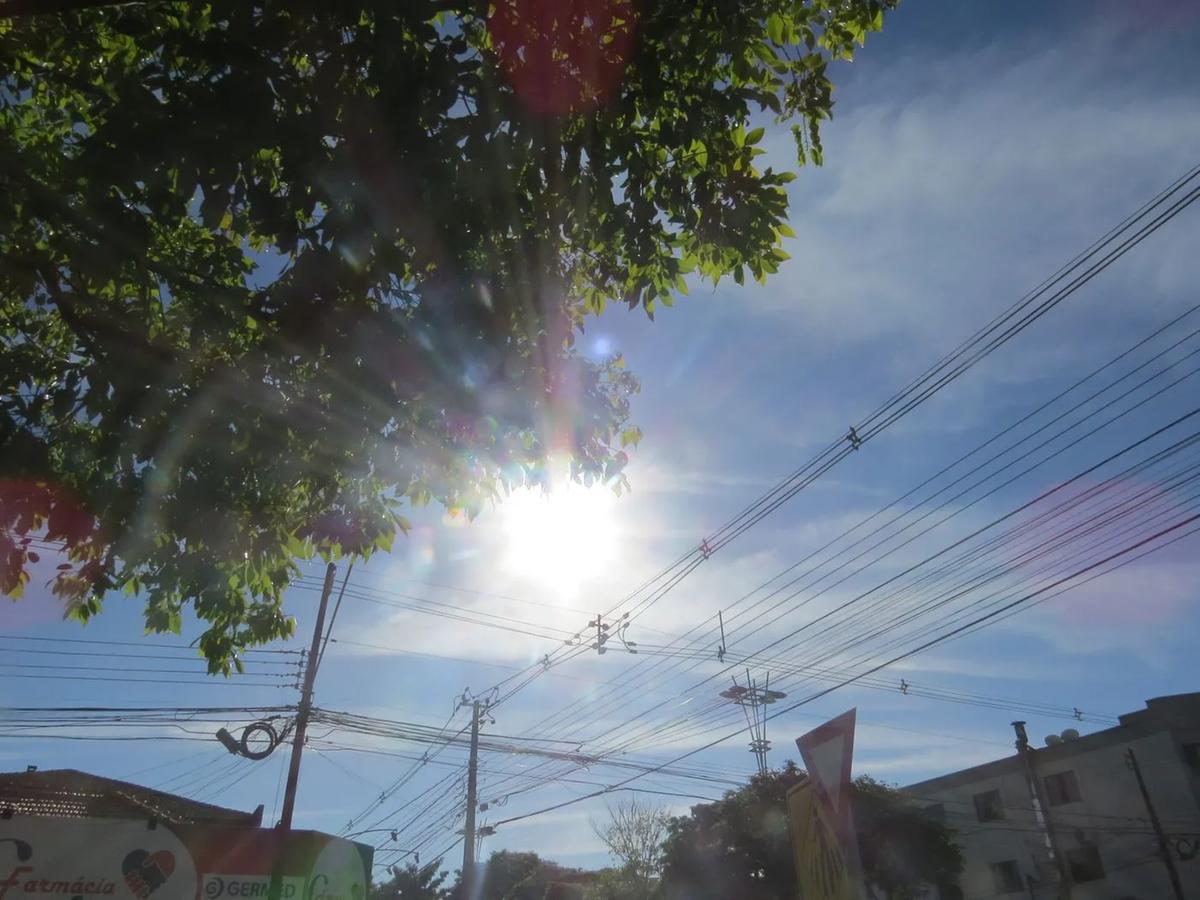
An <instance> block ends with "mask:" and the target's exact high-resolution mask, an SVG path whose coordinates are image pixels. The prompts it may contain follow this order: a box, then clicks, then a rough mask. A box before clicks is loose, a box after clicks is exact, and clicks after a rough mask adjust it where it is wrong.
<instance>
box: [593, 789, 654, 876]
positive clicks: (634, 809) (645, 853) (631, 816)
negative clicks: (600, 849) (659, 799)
mask: <svg viewBox="0 0 1200 900" xmlns="http://www.w3.org/2000/svg"><path fill="white" fill-rule="evenodd" d="M670 821H671V818H670V816H668V815H667V813H666V811H664V810H663V809H660V808H659V807H656V806H649V805H646V804H642V803H639V802H638V800H637V798H636V797H633V798H631V799H629V800H621V801H619V802H618V803H617V805H616V806H615V807H614V806H610V807H608V821H607V822H604V823H600V822H596V821H593V822H592V830H593V831H594V832H595V833H596V837H598V838H600V840H602V841H603V842H604V845H605V846H606V847H607V848H608V852H609V853H611V854H612V855H613V857H615V858H616V860H617V862H618V863H619V864H620V867H621V869H622V871H623V873H624V874H626V875H628V876H629V877H630V878H632V879H633V881H634V882H635V885H638V886H640V887H642V888H643V889H644V893H648V892H649V889H650V887H651V885H652V883H653V882H654V880H655V879H656V878H657V877H658V874H659V872H660V871H661V870H662V852H663V841H664V840H665V839H666V837H667V828H668V826H669V824H670Z"/></svg>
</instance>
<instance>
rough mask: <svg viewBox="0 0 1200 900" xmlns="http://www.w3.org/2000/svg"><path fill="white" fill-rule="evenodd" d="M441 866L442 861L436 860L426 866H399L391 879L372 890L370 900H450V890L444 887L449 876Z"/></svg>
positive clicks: (412, 864)
mask: <svg viewBox="0 0 1200 900" xmlns="http://www.w3.org/2000/svg"><path fill="white" fill-rule="evenodd" d="M441 865H442V861H441V860H440V859H435V860H434V861H433V862H431V863H428V864H426V865H424V866H418V865H415V864H414V863H409V864H408V865H407V866H405V867H404V868H400V867H399V866H397V867H395V868H394V869H393V870H392V877H391V878H390V879H388V880H387V881H384V882H381V883H380V884H377V885H374V886H373V887H372V888H371V896H370V900H449V898H450V896H451V894H450V889H449V888H447V887H443V884H444V883H445V881H446V877H447V876H446V873H445V872H442V871H439V870H440V869H441Z"/></svg>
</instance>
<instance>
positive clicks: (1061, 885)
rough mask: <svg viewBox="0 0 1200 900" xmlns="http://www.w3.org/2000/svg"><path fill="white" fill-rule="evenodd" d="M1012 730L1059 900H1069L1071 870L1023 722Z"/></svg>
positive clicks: (1015, 724)
mask: <svg viewBox="0 0 1200 900" xmlns="http://www.w3.org/2000/svg"><path fill="white" fill-rule="evenodd" d="M1012 727H1013V730H1014V731H1015V732H1016V733H1017V742H1016V747H1017V755H1018V756H1020V757H1021V763H1022V765H1024V767H1025V780H1026V781H1028V782H1029V798H1030V800H1032V801H1033V811H1034V817H1035V818H1036V819H1037V820H1038V824H1039V825H1041V826H1042V829H1043V831H1044V832H1045V834H1046V851H1047V852H1048V853H1049V854H1050V858H1051V859H1052V860H1053V861H1054V864H1055V866H1057V868H1058V896H1059V900H1071V870H1070V869H1069V868H1068V867H1067V860H1066V858H1065V857H1064V856H1063V855H1062V852H1061V851H1060V850H1059V848H1058V841H1057V840H1056V838H1055V834H1054V826H1053V825H1051V824H1050V816H1049V813H1048V811H1047V809H1046V798H1045V796H1044V795H1043V793H1042V783H1041V781H1039V780H1038V777H1037V772H1036V771H1034V768H1033V748H1032V747H1030V746H1029V735H1028V734H1026V732H1025V723H1024V722H1013V723H1012Z"/></svg>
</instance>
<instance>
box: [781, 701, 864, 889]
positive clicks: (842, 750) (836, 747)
mask: <svg viewBox="0 0 1200 900" xmlns="http://www.w3.org/2000/svg"><path fill="white" fill-rule="evenodd" d="M854 723H855V710H853V709H851V710H849V711H848V712H845V713H842V715H840V716H838V717H837V718H836V719H831V720H830V721H828V722H826V723H825V724H824V725H821V726H819V727H817V728H814V729H813V730H812V731H810V732H808V734H805V735H803V736H801V737H798V738H796V747H797V748H798V749H799V750H800V756H801V758H802V759H803V760H804V766H805V768H806V769H807V770H808V778H807V779H806V780H805V781H804V782H802V783H801V784H800V785H798V786H797V787H796V788H793V789H792V791H790V792H789V793H788V798H787V799H788V819H789V822H790V823H791V829H792V841H793V850H794V853H795V856H796V875H797V878H798V879H799V882H800V896H801V898H802V900H811V898H819V900H826V898H829V900H843V898H845V900H860V898H862V897H864V896H865V891H864V888H863V879H862V863H861V861H860V859H859V855H858V836H857V834H856V833H855V830H854V815H853V812H852V810H851V803H850V769H851V762H852V759H853V756H854Z"/></svg>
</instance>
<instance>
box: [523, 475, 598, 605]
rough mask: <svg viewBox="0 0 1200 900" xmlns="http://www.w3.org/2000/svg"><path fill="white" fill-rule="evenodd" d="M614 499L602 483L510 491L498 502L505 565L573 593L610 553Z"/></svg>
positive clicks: (526, 575) (550, 585) (592, 574)
mask: <svg viewBox="0 0 1200 900" xmlns="http://www.w3.org/2000/svg"><path fill="white" fill-rule="evenodd" d="M616 499H617V498H616V497H615V496H614V495H613V493H612V491H611V490H609V489H607V488H604V487H595V488H585V487H581V486H579V485H575V484H569V485H566V486H559V487H556V488H555V489H554V490H552V491H543V490H541V489H540V488H525V489H521V490H518V491H515V492H513V493H512V494H511V495H510V496H509V497H508V498H507V499H506V500H505V501H504V504H503V506H502V507H501V510H502V513H503V527H504V541H505V547H506V550H505V563H506V565H507V566H508V568H509V569H510V570H511V571H512V572H513V573H514V574H516V575H520V576H522V577H525V578H529V579H532V580H536V581H540V582H542V583H544V584H546V585H547V586H549V587H554V588H557V589H558V590H559V591H561V592H562V593H563V594H566V595H571V594H575V593H576V592H578V590H579V588H580V587H582V586H583V584H584V582H586V581H587V579H589V578H591V577H593V576H595V575H597V574H598V573H599V572H601V571H602V570H603V569H604V567H605V566H607V565H608V564H610V563H611V562H612V561H613V559H614V557H615V555H616V543H617V542H616V519H615V515H614V509H615V506H616Z"/></svg>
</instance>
